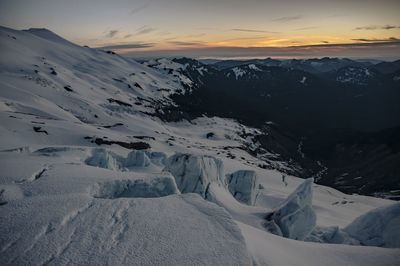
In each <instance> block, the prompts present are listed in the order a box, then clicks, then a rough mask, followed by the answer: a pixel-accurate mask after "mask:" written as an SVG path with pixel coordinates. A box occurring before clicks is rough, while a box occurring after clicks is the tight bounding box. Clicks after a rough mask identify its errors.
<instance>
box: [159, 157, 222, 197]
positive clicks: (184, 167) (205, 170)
mask: <svg viewBox="0 0 400 266" xmlns="http://www.w3.org/2000/svg"><path fill="white" fill-rule="evenodd" d="M164 170H165V171H168V172H170V173H171V174H172V175H173V176H174V177H175V180H176V183H177V185H178V188H179V190H180V191H181V193H197V194H200V195H201V196H202V197H203V198H207V190H208V187H209V186H210V184H211V183H212V182H213V183H216V184H220V185H223V186H224V185H225V176H224V168H223V163H222V161H221V160H219V159H216V158H214V157H212V156H205V155H204V156H199V155H192V154H182V153H176V154H174V155H172V156H171V157H169V158H168V159H167V160H166V163H165V168H164Z"/></svg>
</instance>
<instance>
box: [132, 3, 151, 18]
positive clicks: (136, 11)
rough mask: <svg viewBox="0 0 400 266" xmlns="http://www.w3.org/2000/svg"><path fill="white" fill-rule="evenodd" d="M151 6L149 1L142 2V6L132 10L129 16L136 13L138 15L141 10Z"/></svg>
mask: <svg viewBox="0 0 400 266" xmlns="http://www.w3.org/2000/svg"><path fill="white" fill-rule="evenodd" d="M150 4H151V1H147V2H144V3H143V4H141V5H139V6H137V7H135V8H134V9H132V10H131V12H130V14H131V15H134V14H136V13H139V12H140V11H142V10H143V9H145V8H147V7H148V6H149V5H150Z"/></svg>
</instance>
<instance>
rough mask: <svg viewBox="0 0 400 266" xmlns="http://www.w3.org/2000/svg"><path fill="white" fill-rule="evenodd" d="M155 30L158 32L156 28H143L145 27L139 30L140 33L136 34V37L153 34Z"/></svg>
mask: <svg viewBox="0 0 400 266" xmlns="http://www.w3.org/2000/svg"><path fill="white" fill-rule="evenodd" d="M155 30H156V29H155V28H151V27H148V26H143V27H140V28H139V29H138V31H137V32H136V33H135V35H143V34H147V33H150V32H153V31H155Z"/></svg>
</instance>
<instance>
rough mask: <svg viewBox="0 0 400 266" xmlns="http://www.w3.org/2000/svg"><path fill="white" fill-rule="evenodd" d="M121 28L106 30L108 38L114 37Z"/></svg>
mask: <svg viewBox="0 0 400 266" xmlns="http://www.w3.org/2000/svg"><path fill="white" fill-rule="evenodd" d="M118 32H119V30H110V31H107V32H106V37H107V38H113V37H114V36H115V35H117V34H118Z"/></svg>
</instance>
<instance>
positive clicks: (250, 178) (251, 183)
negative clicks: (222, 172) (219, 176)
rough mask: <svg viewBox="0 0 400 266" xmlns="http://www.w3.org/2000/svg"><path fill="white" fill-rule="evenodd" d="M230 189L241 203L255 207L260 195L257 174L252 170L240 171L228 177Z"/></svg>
mask: <svg viewBox="0 0 400 266" xmlns="http://www.w3.org/2000/svg"><path fill="white" fill-rule="evenodd" d="M227 183H228V189H229V191H230V192H231V194H232V195H233V196H234V197H235V198H236V199H237V200H238V201H240V202H243V203H246V204H248V205H254V204H255V202H256V199H257V195H258V182H257V175H256V172H254V171H252V170H239V171H236V172H234V173H232V174H230V175H227Z"/></svg>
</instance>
